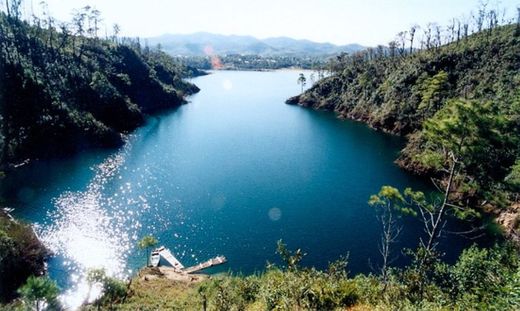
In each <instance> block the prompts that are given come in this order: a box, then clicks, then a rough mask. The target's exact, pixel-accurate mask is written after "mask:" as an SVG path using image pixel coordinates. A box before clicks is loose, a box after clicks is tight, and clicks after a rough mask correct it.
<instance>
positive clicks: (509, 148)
mask: <svg viewBox="0 0 520 311" xmlns="http://www.w3.org/2000/svg"><path fill="white" fill-rule="evenodd" d="M518 13H519V17H518V20H517V21H516V22H512V21H511V20H506V19H503V18H502V17H501V16H503V15H501V14H498V11H497V10H486V7H485V6H482V7H481V8H480V9H479V10H478V14H473V15H472V16H473V18H472V19H471V20H465V21H464V22H461V21H459V20H454V21H453V22H452V24H450V25H449V26H448V27H440V26H432V25H433V24H429V25H428V26H427V27H426V28H424V30H423V35H422V36H417V33H418V31H419V28H418V27H416V26H415V27H413V28H412V29H411V30H410V31H408V32H402V33H400V35H399V36H398V40H397V41H393V42H392V43H391V44H390V45H389V47H388V48H383V47H379V48H376V49H368V50H366V51H363V52H360V53H356V54H353V55H343V56H340V57H338V58H337V59H335V60H334V62H333V63H331V64H330V68H332V71H333V74H332V75H331V76H330V77H327V78H325V79H323V80H321V81H319V82H318V83H317V84H315V85H314V86H313V87H311V88H310V89H309V90H308V91H307V92H305V93H304V94H301V95H300V96H296V97H294V98H291V99H289V100H288V103H292V104H299V105H302V106H307V107H313V108H317V109H326V110H332V111H335V112H336V113H337V114H338V115H339V116H340V117H342V118H350V119H355V120H360V121H363V122H366V123H368V124H369V125H371V126H373V127H374V128H377V129H381V130H384V131H388V132H391V133H395V134H399V135H407V136H408V144H407V146H406V147H405V148H404V149H403V151H402V153H401V156H400V158H399V159H398V164H400V165H401V166H402V167H404V168H406V169H409V170H411V171H413V172H415V173H418V174H424V175H428V176H431V177H435V178H436V179H437V178H438V179H439V180H438V181H437V182H436V184H437V185H438V186H439V188H444V186H445V185H446V184H447V182H448V177H449V176H450V168H451V167H452V165H453V163H455V164H456V171H455V176H454V177H453V181H452V183H450V186H451V188H450V189H449V191H448V193H449V196H450V199H453V200H454V201H455V202H457V203H458V204H462V205H464V206H470V207H477V206H481V207H484V209H485V210H488V211H489V210H497V209H496V208H497V207H498V208H500V209H501V212H507V213H506V214H504V215H506V218H511V219H504V220H503V221H504V223H505V224H506V223H507V227H508V228H507V231H508V232H507V233H508V234H510V235H512V236H513V237H516V238H518V229H519V228H518V226H519V223H520V217H519V216H518V214H519V213H518V210H519V209H518V204H519V203H518V193H519V191H520V179H519V176H520V172H519V169H520V147H519V146H520V73H519V72H520V71H519V69H520V10H519V11H518ZM503 23H504V24H505V25H502V24H503ZM417 42H420V43H417ZM417 44H419V48H416V45H417ZM455 137H458V138H460V140H459V141H455V140H454V138H455ZM454 155H455V156H456V157H454Z"/></svg>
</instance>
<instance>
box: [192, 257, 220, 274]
mask: <svg viewBox="0 0 520 311" xmlns="http://www.w3.org/2000/svg"><path fill="white" fill-rule="evenodd" d="M226 262H227V259H226V257H224V256H217V257H215V258H211V259H210V260H208V261H205V262H203V263H199V264H198V265H195V266H191V267H188V268H185V269H183V272H185V273H193V272H197V271H200V270H204V269H207V268H209V267H213V266H218V265H221V264H223V263H226Z"/></svg>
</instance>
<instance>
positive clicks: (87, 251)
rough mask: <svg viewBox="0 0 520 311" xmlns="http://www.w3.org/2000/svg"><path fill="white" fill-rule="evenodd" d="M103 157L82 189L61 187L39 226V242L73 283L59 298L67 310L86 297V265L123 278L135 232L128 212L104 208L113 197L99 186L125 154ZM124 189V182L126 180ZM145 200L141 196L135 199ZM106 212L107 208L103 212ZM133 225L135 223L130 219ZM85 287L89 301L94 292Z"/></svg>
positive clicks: (97, 291) (88, 267)
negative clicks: (47, 223)
mask: <svg viewBox="0 0 520 311" xmlns="http://www.w3.org/2000/svg"><path fill="white" fill-rule="evenodd" d="M126 152H127V150H122V151H121V152H119V153H118V154H116V155H114V156H111V157H109V158H108V159H106V160H105V161H104V162H103V163H102V164H100V165H98V166H97V167H94V168H93V170H94V171H95V177H94V178H93V179H92V181H91V182H90V183H89V185H88V186H87V189H86V190H85V191H82V192H64V193H62V194H61V195H60V196H59V197H57V198H56V199H55V200H54V205H55V208H56V209H55V210H53V211H52V213H50V214H49V215H48V217H49V218H50V219H52V220H53V221H52V224H51V225H50V226H48V227H44V228H41V232H40V235H41V237H42V240H43V241H44V243H45V245H46V246H47V247H48V248H49V249H50V250H51V251H52V252H53V253H54V255H55V256H60V257H63V258H64V266H65V269H66V270H67V274H68V275H69V278H70V282H71V283H72V284H74V286H73V287H72V288H71V289H69V290H68V291H66V292H65V293H63V295H62V297H61V299H62V301H63V303H64V304H65V305H66V306H67V307H70V308H72V309H75V308H77V307H79V305H80V304H81V303H82V302H84V301H85V300H86V299H87V295H88V292H89V288H88V287H89V286H88V284H87V282H86V279H85V275H86V272H87V271H88V270H89V269H93V268H102V269H104V270H105V272H106V273H107V275H109V276H113V277H118V278H123V277H125V276H127V275H128V273H129V271H125V267H126V261H127V256H128V254H129V251H130V249H131V246H132V240H133V239H134V238H135V237H131V236H130V234H131V233H130V231H131V230H128V226H129V225H130V226H132V224H131V223H130V221H131V220H130V219H129V215H131V213H127V212H126V211H124V210H123V208H111V209H107V208H106V206H107V205H110V204H112V203H113V202H114V201H113V200H112V199H111V198H107V197H105V196H104V194H103V189H104V187H105V185H106V184H107V183H108V182H109V181H110V180H111V179H112V178H114V177H115V176H116V175H117V173H118V172H119V170H120V168H121V166H122V165H123V164H124V162H125V153H126ZM128 188H130V185H128ZM140 203H141V204H142V205H145V204H146V200H145V199H144V198H143V200H142V201H141V202H140ZM108 211H110V212H108ZM133 226H134V227H137V226H138V222H136V223H134V224H133ZM99 291H100V289H99V288H94V290H92V291H91V292H90V297H88V299H89V300H92V299H95V298H96V297H97V296H98V295H99Z"/></svg>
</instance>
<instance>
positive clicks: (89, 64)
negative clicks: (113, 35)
mask: <svg viewBox="0 0 520 311" xmlns="http://www.w3.org/2000/svg"><path fill="white" fill-rule="evenodd" d="M0 50H1V51H2V53H1V56H0V103H1V106H0V117H1V119H2V124H1V131H0V164H3V165H5V164H7V163H16V162H19V161H21V160H25V159H34V158H42V157H44V158H45V157H53V156H59V155H63V154H69V153H73V152H77V151H80V150H83V149H85V148H90V147H106V146H118V145H120V144H121V143H122V142H123V137H122V134H126V133H129V132H130V131H132V130H133V129H135V128H136V127H137V126H139V125H141V124H142V123H143V122H144V114H145V113H149V112H153V111H156V110H158V109H164V108H170V107H175V106H178V105H180V104H182V103H183V102H184V99H183V96H184V95H187V94H191V93H194V92H197V91H198V88H197V87H196V86H194V85H191V84H189V83H186V82H184V81H183V80H182V77H183V76H185V75H187V74H189V71H190V70H189V69H188V68H186V67H183V66H181V65H178V64H177V63H175V62H174V61H173V59H171V58H170V57H169V56H167V55H166V54H165V53H162V52H158V51H151V50H148V49H141V47H140V45H139V43H138V42H126V43H125V44H121V43H120V42H118V40H117V39H114V40H111V41H109V40H101V39H98V38H96V37H94V36H91V37H85V36H77V35H72V34H71V33H70V31H69V30H67V29H65V30H63V29H62V30H61V32H57V30H56V29H54V28H48V29H42V28H41V27H37V26H31V25H29V24H27V23H26V22H24V21H20V20H18V19H16V18H13V17H8V16H6V15H5V14H4V13H0Z"/></svg>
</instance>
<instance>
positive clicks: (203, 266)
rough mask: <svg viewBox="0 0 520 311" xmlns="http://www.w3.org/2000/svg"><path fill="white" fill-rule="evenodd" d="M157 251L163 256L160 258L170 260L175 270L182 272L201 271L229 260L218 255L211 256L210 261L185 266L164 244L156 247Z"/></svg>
mask: <svg viewBox="0 0 520 311" xmlns="http://www.w3.org/2000/svg"><path fill="white" fill-rule="evenodd" d="M155 252H158V253H159V255H160V256H161V257H160V258H161V259H164V260H165V261H166V262H168V263H169V264H170V265H171V266H172V268H173V270H174V271H175V272H177V273H182V274H189V273H194V272H197V271H201V270H204V269H207V268H210V267H214V266H218V265H221V264H223V263H226V262H227V259H226V257H224V256H217V257H215V258H211V259H210V260H208V261H205V262H202V263H199V264H197V265H194V266H191V267H188V268H185V267H184V265H183V264H182V263H181V262H180V261H179V260H178V259H177V258H176V257H175V256H174V255H173V254H172V252H171V251H170V250H169V249H167V248H165V247H164V246H162V247H160V248H158V249H156V250H155ZM159 262H160V261H159ZM172 268H170V269H172Z"/></svg>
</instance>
